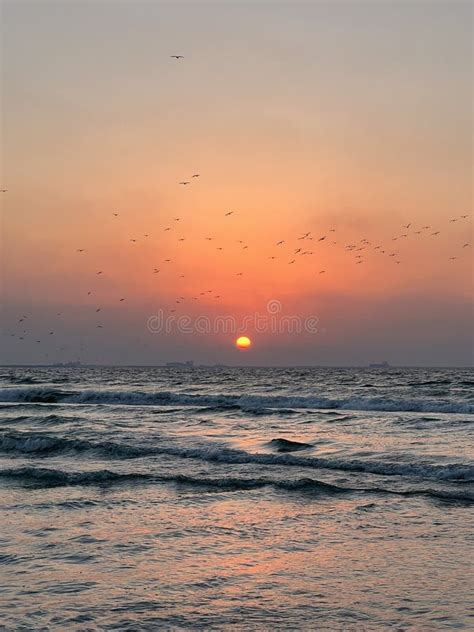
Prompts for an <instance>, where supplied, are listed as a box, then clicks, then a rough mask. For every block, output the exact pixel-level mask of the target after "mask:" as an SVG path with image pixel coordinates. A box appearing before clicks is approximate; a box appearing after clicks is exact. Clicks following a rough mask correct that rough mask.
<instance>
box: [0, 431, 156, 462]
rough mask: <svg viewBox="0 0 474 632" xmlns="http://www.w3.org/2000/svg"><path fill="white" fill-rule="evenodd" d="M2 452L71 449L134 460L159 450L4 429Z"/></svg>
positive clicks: (61, 451)
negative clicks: (6, 430) (5, 430)
mask: <svg viewBox="0 0 474 632" xmlns="http://www.w3.org/2000/svg"><path fill="white" fill-rule="evenodd" d="M0 452H4V453H10V454H11V453H16V454H26V455H35V456H55V455H57V454H67V453H68V452H74V453H78V452H79V453H86V452H90V453H93V454H95V455H100V456H104V457H109V458H119V459H133V458H138V457H144V456H148V455H152V454H156V449H155V450H154V449H153V448H146V447H144V446H143V447H142V446H132V445H128V444H121V443H115V442H113V441H103V442H94V441H87V440H84V439H68V438H65V437H55V436H51V435H48V434H46V433H42V432H4V433H2V434H0Z"/></svg>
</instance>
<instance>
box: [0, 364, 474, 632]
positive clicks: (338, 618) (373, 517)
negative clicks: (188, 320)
mask: <svg viewBox="0 0 474 632" xmlns="http://www.w3.org/2000/svg"><path fill="white" fill-rule="evenodd" d="M473 387H474V372H473V371H472V370H470V369H454V368H453V369H446V368H440V369H436V368H430V369H426V368H390V367H387V368H225V367H216V368H154V367H126V368H123V367H122V368H113V367H110V368H109V367H106V368H104V367H92V368H88V367H77V368H63V367H43V368H41V367H38V368H8V367H4V368H1V369H0V511H1V519H0V525H1V527H0V629H1V630H2V631H3V630H25V631H31V630H34V631H37V630H38V631H41V630H67V631H70V630H84V631H85V630H133V631H140V630H162V629H163V630H271V629H282V630H331V631H332V630H344V631H351V630H354V631H359V630H362V631H365V630H368V631H370V630H377V631H378V630H398V631H402V630H418V631H423V632H425V631H430V630H451V629H466V630H473V629H474V609H473V607H472V604H473V601H474V600H473V594H472V592H473V591H472V587H473V586H474V576H473V575H474V573H473V567H474V565H473V561H474V558H473V550H474V549H473V542H472V540H473V520H472V518H473V511H472V510H473V502H474V445H473V424H472V422H473V420H474V388H473Z"/></svg>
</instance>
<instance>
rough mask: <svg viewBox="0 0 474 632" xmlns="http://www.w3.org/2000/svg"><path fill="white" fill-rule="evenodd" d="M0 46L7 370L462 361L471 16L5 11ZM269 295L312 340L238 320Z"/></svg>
mask: <svg viewBox="0 0 474 632" xmlns="http://www.w3.org/2000/svg"><path fill="white" fill-rule="evenodd" d="M427 7H429V10H427ZM1 33H2V42H3V43H2V58H3V73H2V130H3V131H2V177H1V181H0V185H1V188H2V189H3V188H4V189H7V191H6V192H5V193H1V194H0V203H1V213H2V226H3V229H2V240H1V242H2V243H1V246H2V304H3V308H2V339H1V340H2V343H1V347H2V352H1V356H0V362H1V363H2V364H43V363H54V362H65V361H69V360H74V359H76V358H79V359H80V360H81V361H82V362H83V363H100V364H135V365H139V364H140V365H145V364H152V365H153V364H164V363H166V362H169V361H185V360H194V361H195V362H196V363H197V364H199V363H204V364H214V363H223V364H228V365H244V366H252V365H253V366H264V365H267V366H302V365H319V366H320V365H328V366H341V365H345V366H350V365H352V366H360V365H366V364H368V363H372V362H380V361H383V360H386V361H388V362H389V363H390V364H392V365H412V366H470V365H471V364H472V316H473V310H472V280H473V268H472V246H473V239H472V193H473V189H472V166H473V165H472V88H473V82H472V5H471V3H469V2H451V3H447V2H446V3H439V2H429V3H427V2H411V3H395V2H391V3H380V4H376V3H372V2H357V3H349V2H341V3H333V2H317V3H311V4H310V3H304V2H301V3H299V4H298V10H297V11H295V4H294V3H292V4H291V5H290V4H280V3H274V4H272V5H269V4H268V3H265V2H252V3H236V2H235V3H234V2H223V3H221V4H217V3H212V2H199V3H192V2H180V3H171V2H155V3H149V2H134V3H119V2H117V3H106V2H104V3H99V2H97V3H83V2H75V1H73V2H67V3H61V2H41V3H35V2H21V3H17V2H12V1H7V2H3V3H2V16H1ZM172 55H183V57H184V58H183V59H179V60H176V59H174V58H172V57H171V56H172ZM197 174H199V177H195V178H193V175H197ZM181 182H189V184H186V185H182V184H180V183H181ZM231 212H232V215H230V214H229V213H231ZM178 218H179V219H178ZM453 220H455V221H453ZM407 226H408V228H407ZM426 226H429V228H425V227H426ZM168 228H169V229H170V230H166V229H168ZM306 233H308V235H307V236H306V238H303V236H304V235H305V234H306ZM438 233H439V234H438ZM404 235H406V236H404ZM209 238H212V241H211V240H210V239H209ZM180 240H184V241H180ZM281 241H283V242H284V243H283V244H280V245H277V244H279V242H281ZM466 244H467V245H466ZM221 249H222V250H221ZM298 249H300V252H298ZM80 250H84V252H79V251H80ZM381 252H383V254H381ZM273 257H275V258H274V259H273ZM168 259H169V260H170V261H167V260H168ZM293 261H294V263H293ZM397 261H398V262H399V263H397ZM359 262H360V263H359ZM156 270H159V272H156ZM98 273H101V274H98ZM209 290H212V292H211V291H209ZM121 299H124V300H121ZM276 302H278V303H277V304H278V306H279V307H278V312H277V314H276V316H277V317H278V318H281V317H287V318H291V317H295V318H296V317H297V318H299V319H300V321H301V322H303V321H306V319H314V323H315V326H314V327H313V330H311V331H308V329H307V328H306V327H304V326H303V327H302V330H301V331H300V332H293V333H291V332H290V333H288V332H287V331H283V332H281V331H280V330H279V331H276V332H275V331H270V328H267V330H266V331H259V330H258V328H257V327H255V326H253V325H251V326H250V327H247V328H246V329H245V330H241V328H240V326H239V323H241V322H242V320H243V319H245V318H251V319H252V318H253V315H254V314H256V313H258V314H263V315H266V316H269V315H271V312H270V311H269V305H273V304H276ZM98 310H100V311H98ZM160 310H162V312H160ZM172 310H175V311H172ZM158 313H163V314H164V316H165V317H170V316H171V315H173V318H175V319H177V318H179V317H183V316H184V317H186V318H189V321H190V323H191V325H190V326H191V329H192V331H190V332H189V333H182V332H181V333H180V331H178V330H177V328H176V327H175V326H174V325H173V326H172V327H171V330H170V331H169V332H166V331H161V332H158V333H153V332H152V331H150V325H149V323H150V317H154V316H156V315H157V314H158ZM216 317H224V318H231V319H233V320H234V322H235V323H236V324H237V326H236V330H235V331H228V330H227V331H222V330H215V328H212V327H211V330H210V331H208V332H207V333H199V331H196V328H195V323H196V319H198V318H205V319H207V320H208V321H209V322H213V321H214V319H215V318H216ZM252 322H254V321H253V320H252ZM50 332H53V333H50ZM240 333H242V334H246V335H249V336H250V338H251V339H252V342H253V345H252V347H251V348H250V349H248V350H246V351H238V350H237V349H235V346H234V344H233V343H234V339H235V338H236V337H237V334H240ZM37 340H40V341H41V342H39V343H38V342H37Z"/></svg>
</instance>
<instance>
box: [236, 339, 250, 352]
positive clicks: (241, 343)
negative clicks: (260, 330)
mask: <svg viewBox="0 0 474 632" xmlns="http://www.w3.org/2000/svg"><path fill="white" fill-rule="evenodd" d="M235 346H236V347H237V349H248V348H249V347H251V346H252V341H251V340H250V338H247V336H239V337H238V338H237V340H236V341H235Z"/></svg>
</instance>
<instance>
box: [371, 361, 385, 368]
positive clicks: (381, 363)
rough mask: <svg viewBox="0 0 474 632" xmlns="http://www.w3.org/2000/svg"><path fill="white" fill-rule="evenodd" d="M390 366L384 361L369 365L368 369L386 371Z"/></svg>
mask: <svg viewBox="0 0 474 632" xmlns="http://www.w3.org/2000/svg"><path fill="white" fill-rule="evenodd" d="M389 366H390V364H389V363H388V362H386V361H384V362H379V363H378V364H377V363H375V364H369V369H386V368H388V367H389Z"/></svg>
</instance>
